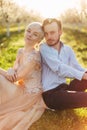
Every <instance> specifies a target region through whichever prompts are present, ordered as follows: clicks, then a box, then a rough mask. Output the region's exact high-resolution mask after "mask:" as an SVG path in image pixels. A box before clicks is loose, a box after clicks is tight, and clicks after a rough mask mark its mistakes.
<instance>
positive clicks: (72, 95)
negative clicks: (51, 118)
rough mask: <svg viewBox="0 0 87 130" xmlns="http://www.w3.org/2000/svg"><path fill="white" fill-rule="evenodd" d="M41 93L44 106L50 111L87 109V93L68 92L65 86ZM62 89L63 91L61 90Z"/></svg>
mask: <svg viewBox="0 0 87 130" xmlns="http://www.w3.org/2000/svg"><path fill="white" fill-rule="evenodd" d="M62 86H63V87H60V88H61V89H59V88H58V87H57V88H55V89H52V90H48V91H46V92H43V94H42V96H43V99H44V102H45V104H46V105H47V106H48V108H51V109H59V110H64V109H70V108H72V109H73V108H81V107H87V93H86V92H78V91H69V90H66V89H67V87H68V86H67V85H66V84H63V85H62ZM62 88H63V89H62Z"/></svg>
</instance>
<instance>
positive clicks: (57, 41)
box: [48, 38, 60, 46]
mask: <svg viewBox="0 0 87 130" xmlns="http://www.w3.org/2000/svg"><path fill="white" fill-rule="evenodd" d="M59 41H60V38H59V39H58V40H57V41H56V42H55V43H54V44H52V45H50V44H48V45H49V46H55V45H56V44H58V42H59Z"/></svg>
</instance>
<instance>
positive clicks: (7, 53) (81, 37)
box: [0, 28, 87, 130]
mask: <svg viewBox="0 0 87 130" xmlns="http://www.w3.org/2000/svg"><path fill="white" fill-rule="evenodd" d="M23 35H24V34H23V32H21V33H20V34H19V33H17V32H13V34H12V35H11V37H10V38H9V39H7V38H6V37H5V41H4V42H3V46H1V49H0V67H2V68H4V69H7V68H9V67H11V66H12V65H13V63H14V60H15V57H16V52H17V49H18V48H19V47H22V46H23V44H24V41H23ZM62 40H63V41H64V42H65V44H68V45H70V46H72V48H73V49H74V51H75V53H76V57H77V59H78V61H79V62H80V64H81V65H83V66H84V67H87V51H86V50H87V45H86V42H87V32H80V31H78V30H72V29H67V28H65V29H64V33H63V35H62ZM29 130H87V109H86V108H80V109H70V110H64V111H58V110H57V111H51V110H46V111H45V113H44V114H43V115H42V117H41V118H40V119H39V120H38V121H37V122H35V123H34V124H33V125H32V126H31V128H30V129H29Z"/></svg>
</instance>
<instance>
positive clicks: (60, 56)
mask: <svg viewBox="0 0 87 130" xmlns="http://www.w3.org/2000/svg"><path fill="white" fill-rule="evenodd" d="M42 28H43V30H44V34H45V40H46V43H43V44H41V46H40V53H41V56H42V67H43V70H42V84H43V89H44V92H43V94H42V96H43V99H44V102H45V104H46V105H47V107H48V108H51V109H60V110H63V109H68V108H81V107H87V92H85V90H86V89H87V73H86V70H85V69H84V68H82V67H81V66H80V65H79V63H78V62H77V60H76V57H75V54H74V52H73V50H72V49H71V47H69V46H67V45H65V44H64V43H63V42H62V41H61V40H60V37H61V34H62V25H61V22H60V21H59V20H57V19H54V18H48V19H46V20H44V22H43V26H42ZM67 77H68V78H74V79H73V80H72V81H71V82H70V84H69V85H68V84H67V83H66V78H67Z"/></svg>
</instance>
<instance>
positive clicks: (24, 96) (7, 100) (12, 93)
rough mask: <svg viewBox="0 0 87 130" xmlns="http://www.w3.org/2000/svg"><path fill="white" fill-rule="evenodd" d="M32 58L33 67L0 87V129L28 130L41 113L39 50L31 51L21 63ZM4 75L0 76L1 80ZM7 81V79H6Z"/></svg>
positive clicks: (42, 108)
mask: <svg viewBox="0 0 87 130" xmlns="http://www.w3.org/2000/svg"><path fill="white" fill-rule="evenodd" d="M32 58H33V60H34V62H35V63H36V66H35V68H33V70H31V71H30V72H29V73H28V75H26V77H25V79H24V80H21V81H19V83H18V84H17V83H16V85H14V86H7V85H5V86H4V87H1V88H0V130H28V129H29V127H30V126H31V125H32V123H34V122H35V121H37V120H38V119H39V118H40V117H41V115H42V114H43V112H44V110H45V108H44V107H43V105H42V101H41V98H42V97H41V93H42V84H41V59H40V54H39V51H36V50H34V51H32V52H31V53H30V54H29V55H27V56H26V58H24V59H23V64H25V63H26V62H31V60H32ZM3 78H4V77H2V80H3ZM6 82H7V81H6Z"/></svg>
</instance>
